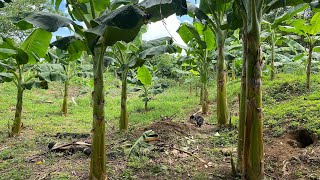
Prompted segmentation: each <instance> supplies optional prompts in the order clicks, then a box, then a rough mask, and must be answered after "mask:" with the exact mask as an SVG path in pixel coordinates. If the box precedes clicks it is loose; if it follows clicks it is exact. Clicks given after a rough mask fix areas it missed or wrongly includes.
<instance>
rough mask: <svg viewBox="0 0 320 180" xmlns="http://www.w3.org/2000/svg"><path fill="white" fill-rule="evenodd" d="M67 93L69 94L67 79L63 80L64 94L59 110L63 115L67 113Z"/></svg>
mask: <svg viewBox="0 0 320 180" xmlns="http://www.w3.org/2000/svg"><path fill="white" fill-rule="evenodd" d="M68 94H69V80H68V79H67V80H66V81H65V82H64V95H63V104H62V109H61V112H62V113H63V115H64V116H67V114H68Z"/></svg>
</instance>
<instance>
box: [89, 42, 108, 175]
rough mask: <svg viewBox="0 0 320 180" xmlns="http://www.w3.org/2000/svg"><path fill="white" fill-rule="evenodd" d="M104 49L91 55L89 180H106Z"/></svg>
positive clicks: (100, 48)
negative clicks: (91, 114)
mask: <svg viewBox="0 0 320 180" xmlns="http://www.w3.org/2000/svg"><path fill="white" fill-rule="evenodd" d="M105 49H106V48H105V47H96V48H95V49H94V55H93V74H94V91H93V93H92V94H93V96H92V98H93V128H92V145H91V151H92V153H91V162H90V176H89V179H90V180H104V179H106V147H105V119H104V104H105V100H104V83H103V56H104V52H105Z"/></svg>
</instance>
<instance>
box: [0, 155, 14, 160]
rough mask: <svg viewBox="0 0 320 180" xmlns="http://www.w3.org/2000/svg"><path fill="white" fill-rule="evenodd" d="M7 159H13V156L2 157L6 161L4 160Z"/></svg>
mask: <svg viewBox="0 0 320 180" xmlns="http://www.w3.org/2000/svg"><path fill="white" fill-rule="evenodd" d="M9 159H13V156H11V155H10V156H5V157H3V158H2V160H4V161H6V160H9Z"/></svg>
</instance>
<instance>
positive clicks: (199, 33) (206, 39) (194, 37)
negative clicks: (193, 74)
mask: <svg viewBox="0 0 320 180" xmlns="http://www.w3.org/2000/svg"><path fill="white" fill-rule="evenodd" d="M177 32H178V33H179V35H180V37H181V38H182V40H183V41H184V42H185V43H186V44H188V46H189V48H188V49H187V50H186V51H187V57H183V58H181V59H180V60H179V61H180V63H182V62H186V63H189V64H197V67H195V69H197V70H198V72H199V73H200V79H201V84H202V85H201V93H200V102H201V105H202V113H204V114H206V113H207V112H208V109H209V97H208V79H209V63H210V60H211V59H210V58H209V54H210V50H212V49H213V48H215V42H214V41H213V39H214V35H213V32H212V30H211V29H210V28H209V27H208V26H204V25H203V24H201V23H200V22H194V23H193V25H191V24H189V23H182V24H181V25H180V27H179V29H178V30H177ZM190 55H191V56H190ZM188 61H189V62H188ZM192 61H193V63H192Z"/></svg>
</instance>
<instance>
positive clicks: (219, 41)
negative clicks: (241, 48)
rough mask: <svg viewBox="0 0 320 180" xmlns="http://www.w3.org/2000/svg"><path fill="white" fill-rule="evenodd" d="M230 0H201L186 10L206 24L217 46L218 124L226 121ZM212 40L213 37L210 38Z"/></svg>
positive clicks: (189, 5)
mask: <svg viewBox="0 0 320 180" xmlns="http://www.w3.org/2000/svg"><path fill="white" fill-rule="evenodd" d="M231 2H232V1H217V0H201V1H200V7H199V8H197V7H196V6H194V5H191V4H188V11H189V12H190V13H192V14H193V15H194V16H196V17H197V18H198V19H199V20H200V21H201V22H202V23H205V24H208V25H209V27H210V28H212V30H213V32H214V35H215V42H216V46H217V119H218V124H220V125H225V124H227V122H228V114H229V113H228V107H227V90H226V82H227V70H226V64H225V41H226V38H227V37H226V36H227V30H228V29H230V28H229V27H228V25H227V22H226V17H227V14H228V13H229V12H230V11H231ZM212 40H213V39H212Z"/></svg>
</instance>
